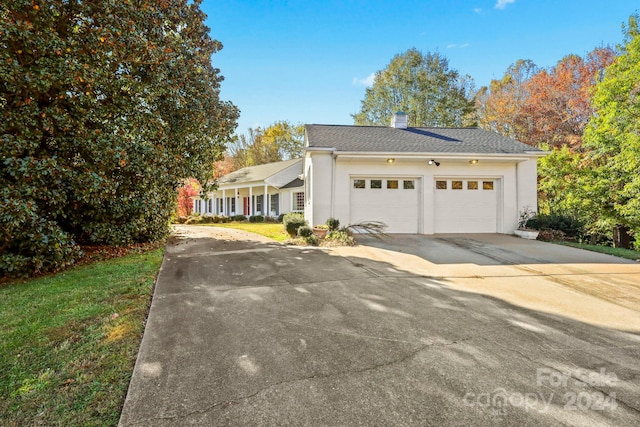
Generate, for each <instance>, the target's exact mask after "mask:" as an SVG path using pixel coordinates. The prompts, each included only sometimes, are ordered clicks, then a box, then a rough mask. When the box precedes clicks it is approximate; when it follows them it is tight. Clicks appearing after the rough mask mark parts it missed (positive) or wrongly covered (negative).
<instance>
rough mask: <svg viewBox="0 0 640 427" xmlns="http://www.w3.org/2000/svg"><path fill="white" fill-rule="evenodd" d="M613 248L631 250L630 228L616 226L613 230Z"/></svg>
mask: <svg viewBox="0 0 640 427" xmlns="http://www.w3.org/2000/svg"><path fill="white" fill-rule="evenodd" d="M613 247H614V248H624V249H630V248H631V236H630V235H629V227H627V226H625V225H616V226H615V227H614V228H613Z"/></svg>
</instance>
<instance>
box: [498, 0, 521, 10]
mask: <svg viewBox="0 0 640 427" xmlns="http://www.w3.org/2000/svg"><path fill="white" fill-rule="evenodd" d="M515 2H516V0H498V1H497V2H496V5H495V6H494V7H495V8H496V9H504V8H505V7H507V5H508V4H509V3H515Z"/></svg>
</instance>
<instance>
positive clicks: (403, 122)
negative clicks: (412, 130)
mask: <svg viewBox="0 0 640 427" xmlns="http://www.w3.org/2000/svg"><path fill="white" fill-rule="evenodd" d="M391 127H392V128H396V129H406V128H407V115H406V114H405V113H403V112H402V111H398V112H397V113H395V114H394V115H393V117H392V118H391Z"/></svg>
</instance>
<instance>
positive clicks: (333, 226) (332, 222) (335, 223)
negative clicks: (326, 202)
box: [326, 218, 340, 231]
mask: <svg viewBox="0 0 640 427" xmlns="http://www.w3.org/2000/svg"><path fill="white" fill-rule="evenodd" d="M326 224H327V227H329V231H337V230H338V229H339V228H340V220H339V219H337V218H329V219H328V220H327V222H326Z"/></svg>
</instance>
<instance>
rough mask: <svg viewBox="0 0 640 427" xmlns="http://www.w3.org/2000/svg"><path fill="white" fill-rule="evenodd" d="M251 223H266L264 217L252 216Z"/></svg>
mask: <svg viewBox="0 0 640 427" xmlns="http://www.w3.org/2000/svg"><path fill="white" fill-rule="evenodd" d="M249 222H264V217H263V216H262V215H251V216H250V217H249Z"/></svg>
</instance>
